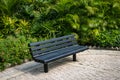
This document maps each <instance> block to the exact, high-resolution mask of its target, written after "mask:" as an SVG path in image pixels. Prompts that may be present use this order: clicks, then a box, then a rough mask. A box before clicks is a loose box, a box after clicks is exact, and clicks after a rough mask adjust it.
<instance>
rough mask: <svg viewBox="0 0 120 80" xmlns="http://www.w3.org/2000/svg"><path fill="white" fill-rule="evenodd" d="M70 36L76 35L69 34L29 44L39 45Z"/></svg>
mask: <svg viewBox="0 0 120 80" xmlns="http://www.w3.org/2000/svg"><path fill="white" fill-rule="evenodd" d="M70 37H71V38H72V37H74V35H68V36H63V37H59V38H53V39H50V40H46V41H41V42H35V43H30V44H29V45H30V46H37V45H42V44H46V43H49V42H53V41H57V40H61V39H66V38H70Z"/></svg>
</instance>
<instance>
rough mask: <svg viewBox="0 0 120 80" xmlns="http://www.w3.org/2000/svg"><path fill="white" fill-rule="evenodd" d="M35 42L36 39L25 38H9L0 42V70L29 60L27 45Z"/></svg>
mask: <svg viewBox="0 0 120 80" xmlns="http://www.w3.org/2000/svg"><path fill="white" fill-rule="evenodd" d="M33 41H36V39H32V38H29V39H27V38H25V37H24V36H20V37H18V38H15V37H13V36H9V37H7V38H6V39H1V40H0V62H1V63H0V70H3V69H5V68H7V67H10V66H14V65H17V64H21V63H23V62H24V61H25V60H31V56H30V53H29V52H28V50H29V49H28V46H27V45H28V43H29V42H33Z"/></svg>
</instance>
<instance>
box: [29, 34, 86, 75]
mask: <svg viewBox="0 0 120 80" xmlns="http://www.w3.org/2000/svg"><path fill="white" fill-rule="evenodd" d="M28 46H29V50H30V53H31V55H32V58H33V60H34V61H36V62H40V63H43V64H44V72H45V73H47V72H48V63H49V62H51V61H55V60H57V59H60V58H63V57H67V56H70V55H73V61H76V53H78V52H81V51H84V50H86V49H88V48H87V47H86V46H80V45H78V43H77V41H76V39H75V38H74V35H67V36H62V37H59V38H53V39H50V40H46V41H41V42H34V43H29V44H28Z"/></svg>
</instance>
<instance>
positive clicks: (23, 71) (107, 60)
mask: <svg viewBox="0 0 120 80" xmlns="http://www.w3.org/2000/svg"><path fill="white" fill-rule="evenodd" d="M0 80H120V51H113V50H94V49H89V50H86V51H84V52H81V53H80V54H77V61H76V62H73V61H72V56H69V57H67V58H64V59H60V60H57V61H55V62H52V63H50V64H49V72H48V73H44V71H43V65H42V64H40V63H36V62H34V61H31V62H27V63H24V64H22V65H19V66H15V67H12V68H9V69H6V70H5V71H3V72H0Z"/></svg>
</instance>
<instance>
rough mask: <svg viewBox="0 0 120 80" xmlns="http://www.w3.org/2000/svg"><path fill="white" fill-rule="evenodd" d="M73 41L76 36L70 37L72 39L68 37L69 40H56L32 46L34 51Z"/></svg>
mask: <svg viewBox="0 0 120 80" xmlns="http://www.w3.org/2000/svg"><path fill="white" fill-rule="evenodd" d="M71 41H75V39H74V38H70V39H67V40H61V41H56V42H54V43H48V44H45V45H39V46H35V47H32V48H31V50H33V51H34V50H39V49H42V48H47V47H50V46H56V45H61V44H64V43H67V42H71ZM76 43H77V42H76Z"/></svg>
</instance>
